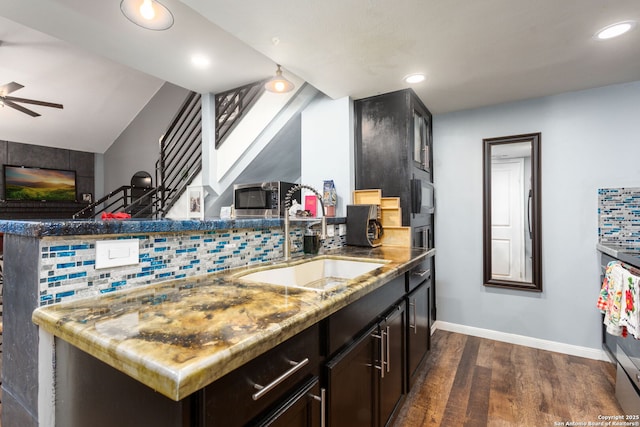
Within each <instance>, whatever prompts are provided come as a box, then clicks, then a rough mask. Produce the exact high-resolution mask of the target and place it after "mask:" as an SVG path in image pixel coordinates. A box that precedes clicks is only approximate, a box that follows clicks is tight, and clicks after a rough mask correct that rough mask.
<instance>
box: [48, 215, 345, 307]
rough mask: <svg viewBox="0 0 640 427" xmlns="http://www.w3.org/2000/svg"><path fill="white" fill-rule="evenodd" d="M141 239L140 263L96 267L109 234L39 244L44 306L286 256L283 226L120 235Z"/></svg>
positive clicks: (327, 243) (296, 245)
mask: <svg viewBox="0 0 640 427" xmlns="http://www.w3.org/2000/svg"><path fill="white" fill-rule="evenodd" d="M304 231H305V228H304V227H292V228H291V236H292V238H293V244H292V248H291V251H292V254H295V253H299V252H301V251H302V236H303V233H304ZM111 238H113V239H116V238H117V239H138V240H139V241H140V254H139V263H138V264H137V265H132V266H124V267H114V268H108V269H100V270H96V269H95V262H96V250H95V242H96V240H108V239H109V237H106V236H95V237H94V236H78V237H72V238H44V239H42V240H41V242H40V258H41V259H40V306H44V305H49V304H54V303H58V302H61V301H63V300H64V301H69V300H71V299H75V298H81V297H85V296H89V295H94V294H97V293H106V292H114V291H116V290H119V289H126V288H130V287H134V286H140V285H147V284H150V283H156V282H158V281H163V280H172V279H180V278H184V277H192V276H197V275H202V274H208V273H214V272H217V271H221V270H225V269H229V268H234V267H242V266H244V265H249V264H259V263H262V262H267V261H275V260H277V259H279V258H282V256H283V246H284V233H283V230H282V229H281V228H262V229H233V230H215V231H199V232H193V233H153V234H142V235H118V236H117V237H115V236H114V237H111ZM344 245H345V236H338V235H337V234H336V236H335V237H330V238H327V239H326V240H324V241H323V249H325V250H327V249H334V248H339V247H342V246H344Z"/></svg>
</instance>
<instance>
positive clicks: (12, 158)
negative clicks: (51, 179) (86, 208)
mask: <svg viewBox="0 0 640 427" xmlns="http://www.w3.org/2000/svg"><path fill="white" fill-rule="evenodd" d="M4 164H9V165H15V166H29V167H37V168H50V169H67V170H74V171H76V181H77V193H78V197H80V194H81V193H93V192H94V154H93V153H88V152H84V151H75V150H66V149H62V148H52V147H43V146H40V145H31V144H22V143H19V142H11V141H0V166H2V165H4ZM3 197H4V176H2V173H1V172H0V198H3Z"/></svg>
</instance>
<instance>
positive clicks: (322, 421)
mask: <svg viewBox="0 0 640 427" xmlns="http://www.w3.org/2000/svg"><path fill="white" fill-rule="evenodd" d="M311 397H313V399H314V400H317V401H318V402H320V427H325V426H326V424H327V422H326V420H325V415H324V412H325V409H326V408H325V405H326V402H327V390H326V389H324V388H321V389H320V396H316V395H315V394H312V395H311Z"/></svg>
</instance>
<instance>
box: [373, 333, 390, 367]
mask: <svg viewBox="0 0 640 427" xmlns="http://www.w3.org/2000/svg"><path fill="white" fill-rule="evenodd" d="M384 335H385V332H384V331H381V332H380V335H377V334H373V335H371V336H372V337H373V338H378V339H379V340H380V366H377V365H374V367H375V368H376V369H380V378H384V366H385V365H386V363H387V362H385V361H384V355H385V352H384Z"/></svg>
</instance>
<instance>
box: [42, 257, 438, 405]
mask: <svg viewBox="0 0 640 427" xmlns="http://www.w3.org/2000/svg"><path fill="white" fill-rule="evenodd" d="M434 254H435V249H431V250H429V251H427V250H423V249H415V248H414V249H410V248H400V247H379V248H371V249H369V248H355V247H349V246H347V247H344V248H341V249H338V250H333V251H330V252H328V253H327V254H325V255H321V256H324V257H344V256H347V257H355V258H361V259H363V260H366V259H369V260H372V259H385V260H387V261H389V262H388V263H387V264H385V265H384V266H382V267H379V268H377V269H376V270H374V271H372V272H371V273H368V274H366V275H364V276H362V280H356V279H354V280H351V281H349V282H347V283H346V284H345V286H339V287H337V288H336V290H333V291H330V292H325V293H319V292H315V291H306V290H300V289H295V288H288V287H285V286H274V285H266V284H250V283H247V282H240V281H239V280H238V279H236V278H234V277H233V276H234V275H237V274H238V273H240V272H246V271H250V270H251V271H253V270H256V269H261V268H264V267H265V266H268V265H272V264H263V265H259V266H255V265H254V266H251V267H243V268H239V269H233V270H229V271H228V272H225V273H217V274H210V275H206V276H200V277H198V278H191V279H181V280H174V281H167V282H162V283H159V284H156V285H147V286H142V287H139V288H135V289H131V290H126V291H119V292H116V293H112V294H105V295H100V296H97V297H91V298H86V299H82V300H76V301H72V302H68V303H61V304H57V305H52V306H48V307H41V308H38V309H36V310H35V311H34V312H33V322H34V323H36V324H37V325H39V326H40V327H41V328H43V329H44V330H46V331H48V332H50V333H51V334H53V335H55V336H56V337H59V338H61V339H63V340H65V341H67V342H69V343H70V344H72V345H74V346H76V347H78V348H79V349H81V350H83V351H85V352H87V353H89V354H91V355H92V356H94V357H96V358H98V359H100V360H102V361H103V362H105V363H107V364H108V365H110V366H112V367H113V368H115V369H117V370H119V371H122V372H124V373H126V374H127V375H129V376H131V377H132V378H134V379H136V380H138V381H140V382H141V383H143V384H146V385H147V386H149V387H151V388H152V389H154V390H156V391H157V392H159V393H161V394H163V395H165V396H167V397H169V398H171V399H173V400H175V401H178V400H181V399H183V398H184V397H186V396H188V395H190V394H191V393H193V392H195V391H197V390H199V389H201V388H203V387H205V386H207V385H208V384H210V383H212V382H213V381H215V380H217V379H218V378H220V377H222V376H223V375H225V374H227V373H229V372H231V371H232V370H234V369H236V368H238V367H239V366H241V365H243V364H244V363H246V362H248V361H249V360H252V359H253V358H255V357H257V356H259V355H261V354H262V353H264V352H266V351H268V350H269V349H271V348H273V347H275V346H276V345H278V344H280V343H282V342H284V341H286V340H287V339H289V338H291V337H293V336H294V335H296V334H297V333H299V332H301V331H303V330H304V329H306V328H307V327H309V326H312V325H313V324H315V323H317V322H318V321H320V320H322V319H324V318H326V317H327V316H329V315H331V314H332V313H334V312H336V311H338V310H339V309H341V308H343V307H345V306H346V305H348V304H350V303H351V302H353V301H355V300H357V299H359V298H360V297H362V296H364V295H366V294H368V293H369V292H371V291H373V290H375V289H377V288H379V287H380V286H382V285H384V284H386V283H388V282H389V281H391V280H392V279H394V278H396V277H398V276H400V275H402V274H404V273H405V272H406V271H407V270H409V269H411V268H413V267H414V266H416V265H417V264H419V263H420V262H421V261H423V260H424V259H425V258H427V257H429V256H432V255H434ZM300 261H301V260H299V259H297V260H293V261H290V262H289V263H290V264H295V263H297V262H300ZM273 264H282V263H273Z"/></svg>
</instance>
